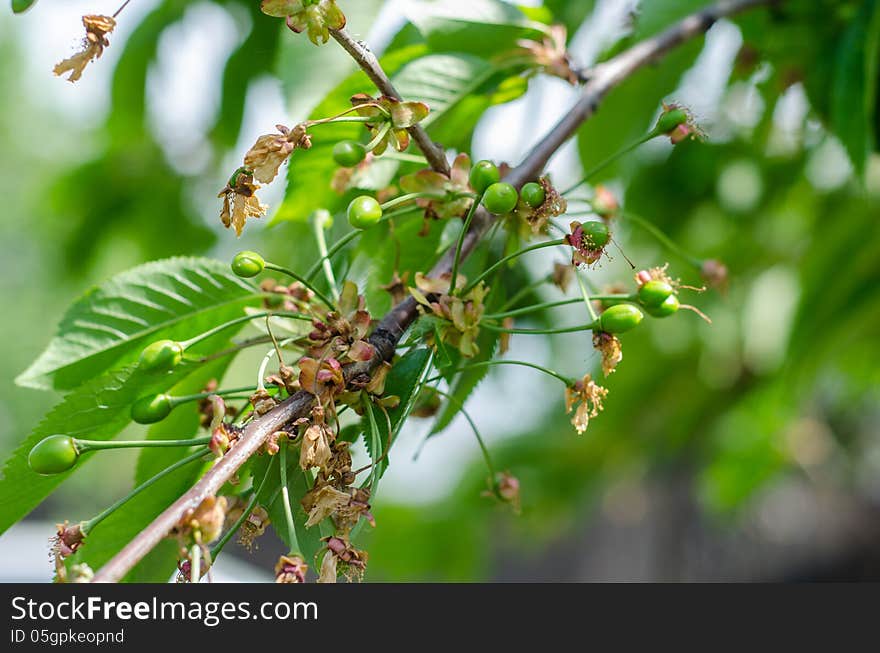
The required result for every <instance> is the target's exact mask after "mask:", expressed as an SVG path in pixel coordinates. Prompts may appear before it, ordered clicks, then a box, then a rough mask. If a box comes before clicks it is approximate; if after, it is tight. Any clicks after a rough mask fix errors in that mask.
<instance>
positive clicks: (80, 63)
mask: <svg viewBox="0 0 880 653" xmlns="http://www.w3.org/2000/svg"><path fill="white" fill-rule="evenodd" d="M82 23H83V26H84V27H85V28H86V36H85V38H84V39H83V43H82V49H81V50H80V51H79V52H77V53H76V54H74V55H73V56H71V57H68V58H67V59H65V60H64V61H61V62H59V63H58V64H56V65H55V68H54V69H53V71H52V72H54V73H55V75H57V76H61V75H64V74H65V73H70V75H68V77H67V81H68V82H75V81H77V80H78V79H80V77H82V74H83V71H84V70H85V68H86V66H87V65H89V63H91V62H92V61H94V60H95V59H99V58H100V57H101V55H102V54H104V48H106V47H107V46H109V45H110V40H109V39H108V38H107V35H108V34H110V33H111V32H113V30H114V29H115V28H116V20H115V19H114V18H113V17H112V16H100V15H95V14H89V15H87V16H83V17H82Z"/></svg>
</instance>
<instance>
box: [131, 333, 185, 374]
mask: <svg viewBox="0 0 880 653" xmlns="http://www.w3.org/2000/svg"><path fill="white" fill-rule="evenodd" d="M182 360H183V345H181V344H180V343H179V342H175V341H173V340H157V341H156V342H154V343H153V344H151V345H147V347H146V348H145V349H144V350H143V351H142V352H141V358H140V361H139V363H138V365H139V367H140V368H141V369H142V370H144V371H145V372H167V371H168V370H171V369H173V368H175V367H177V366H178V365H179V364H180V361H182Z"/></svg>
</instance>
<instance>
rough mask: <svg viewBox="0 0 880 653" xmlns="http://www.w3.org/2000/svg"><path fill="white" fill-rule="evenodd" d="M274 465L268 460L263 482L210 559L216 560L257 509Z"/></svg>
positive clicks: (273, 459)
mask: <svg viewBox="0 0 880 653" xmlns="http://www.w3.org/2000/svg"><path fill="white" fill-rule="evenodd" d="M274 464H275V458H274V457H273V458H271V459H269V464H268V465H266V472H265V473H264V474H263V480H262V481H260V484H259V485H258V486H257V487H256V488H255V489H254V492H253V494H251V498H250V499H249V500H248V502H247V505H246V506H245V509H244V512H242V513H241V516H239V518H238V519H236V520H235V523H234V524H233V525H232V527H231V528H230V529H229V530H228V531H226V533H224V534H223V536H222V537H221V538H220V539H219V540H218V541H217V543H216V544H215V545H214V546H213V547H212V548H211V558H212V559H216V558H217V556H218V555H220V552H221V551H222V550H223V547H224V546H226V543H227V542H229V540H231V539H232V536H233V535H235V534H236V533H237V532H238V529H240V528H241V526H242V524H244V522H245V521H246V520H247V518H248V517H250V515H251V513H252V512H253V511H254V508H256V507H257V502H258V501H259V500H260V495H261V494H262V493H263V488H265V487H266V482H267V481H268V480H269V472H271V471H272V465H274Z"/></svg>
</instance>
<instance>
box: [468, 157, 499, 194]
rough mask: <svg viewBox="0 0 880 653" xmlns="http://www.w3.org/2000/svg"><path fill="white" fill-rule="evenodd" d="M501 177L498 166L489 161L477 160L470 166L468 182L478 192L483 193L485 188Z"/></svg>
mask: <svg viewBox="0 0 880 653" xmlns="http://www.w3.org/2000/svg"><path fill="white" fill-rule="evenodd" d="M500 179H501V173H500V172H498V167H497V166H496V165H495V164H494V163H492V162H491V161H477V162H476V163H475V164H474V167H473V168H471V174H470V179H469V181H470V184H471V188H473V189H474V190H475V191H476V192H478V193H485V192H486V189H487V188H489V186H491V185H492V184H496V183H498V181H500Z"/></svg>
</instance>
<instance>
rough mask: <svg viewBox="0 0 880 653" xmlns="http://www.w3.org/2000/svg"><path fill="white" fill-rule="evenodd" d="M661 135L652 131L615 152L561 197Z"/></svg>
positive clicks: (585, 174)
mask: <svg viewBox="0 0 880 653" xmlns="http://www.w3.org/2000/svg"><path fill="white" fill-rule="evenodd" d="M659 135H660V134H655V133H654V130H651V131H650V132H648V133H647V134H645V135H644V136H642V138H640V139H639V140H637V141H635V142H634V143H630V144H629V145H627V146H626V147H624V148H623V149H622V150H619V151H617V152H615V153H614V154H612V155H611V156H609V157H608V158H607V159H603V160H602V161H600V162H599V163H597V164H596V165H595V166H593V167H592V168H590V170H588V171H587V172H585V173H584V176H583V177H581V179H580V180H579V181H578V182H577V183H576V184H574V185H573V186H571V187H569V188H568V189H566V190H564V191H562V193H560V195H563V196H565V195H568V194H569V193H571V192H573V191H575V190H577V189H578V188H580V186H581V184H585V183H586V182H588V181H589V180H590V179H591V178H592V177H593V176H595V175H596V174H598V173H599V172H601V171H602V170H604V169H605V168H607V167H608V166H610V165H611V164H612V163H614V162H615V161H617V160H618V159H619V158H621V157H622V156H624V155H625V154H629V153H630V152H632V151H633V150H634V149H636V148H637V147H639V146H640V145H643V144H644V143H647V142H648V141H650V140H651V139H652V138H656V137H657V136H659Z"/></svg>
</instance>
